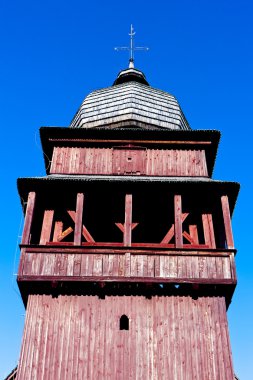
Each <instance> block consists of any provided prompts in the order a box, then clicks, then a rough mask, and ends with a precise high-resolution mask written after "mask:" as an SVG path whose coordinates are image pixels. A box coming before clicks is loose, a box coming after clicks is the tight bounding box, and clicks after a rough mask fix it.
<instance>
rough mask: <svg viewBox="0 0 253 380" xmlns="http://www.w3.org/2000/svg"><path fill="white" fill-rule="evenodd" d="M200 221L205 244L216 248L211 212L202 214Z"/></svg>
mask: <svg viewBox="0 0 253 380" xmlns="http://www.w3.org/2000/svg"><path fill="white" fill-rule="evenodd" d="M202 222H203V231H204V237H205V244H206V245H207V246H209V247H210V248H216V244H215V236H214V229H213V218H212V214H202Z"/></svg>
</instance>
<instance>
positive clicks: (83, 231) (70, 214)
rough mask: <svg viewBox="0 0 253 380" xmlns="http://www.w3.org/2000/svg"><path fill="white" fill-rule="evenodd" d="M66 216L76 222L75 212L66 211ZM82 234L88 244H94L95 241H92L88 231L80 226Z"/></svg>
mask: <svg viewBox="0 0 253 380" xmlns="http://www.w3.org/2000/svg"><path fill="white" fill-rule="evenodd" d="M68 214H69V216H70V217H71V219H72V220H73V221H74V222H76V212H75V211H72V210H68ZM82 234H83V236H84V238H85V239H86V241H87V242H88V243H95V240H94V239H93V237H92V236H91V234H90V233H89V231H88V230H87V228H86V227H85V226H84V225H83V226H82Z"/></svg>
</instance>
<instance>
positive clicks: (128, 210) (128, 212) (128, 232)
mask: <svg viewBox="0 0 253 380" xmlns="http://www.w3.org/2000/svg"><path fill="white" fill-rule="evenodd" d="M132 203H133V198H132V194H126V197H125V224H124V240H123V241H124V246H125V247H131V243H132Z"/></svg>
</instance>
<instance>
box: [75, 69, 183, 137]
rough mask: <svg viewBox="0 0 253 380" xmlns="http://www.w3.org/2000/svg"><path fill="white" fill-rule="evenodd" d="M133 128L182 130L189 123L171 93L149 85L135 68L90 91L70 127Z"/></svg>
mask: <svg viewBox="0 0 253 380" xmlns="http://www.w3.org/2000/svg"><path fill="white" fill-rule="evenodd" d="M129 124H132V126H135V127H141V128H145V129H147V128H148V127H147V124H148V125H149V126H150V128H165V129H171V130H186V129H190V126H189V124H188V122H187V120H186V118H185V116H184V114H183V112H182V110H181V108H180V106H179V103H178V101H177V100H176V98H175V97H174V96H173V95H170V94H169V93H167V92H165V91H161V90H157V89H155V88H153V87H150V86H149V84H148V82H147V81H146V78H145V76H144V74H143V73H142V72H141V71H139V70H137V69H133V68H130V69H126V70H122V71H121V72H120V73H119V75H118V77H117V79H116V80H115V82H114V84H113V86H111V87H107V88H103V89H100V90H96V91H93V92H91V93H90V94H89V95H88V96H87V97H86V98H85V99H84V101H83V102H82V104H81V106H80V108H79V110H78V111H77V113H76V115H75V117H74V118H73V120H72V122H71V124H70V127H71V128H99V127H105V126H107V125H110V126H111V127H112V128H114V127H119V126H120V127H127V125H129Z"/></svg>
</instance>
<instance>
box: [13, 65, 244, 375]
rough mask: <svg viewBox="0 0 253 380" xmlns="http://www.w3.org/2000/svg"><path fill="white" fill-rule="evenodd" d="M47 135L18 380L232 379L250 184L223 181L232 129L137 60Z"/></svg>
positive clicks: (25, 280) (29, 193) (33, 195)
mask: <svg viewBox="0 0 253 380" xmlns="http://www.w3.org/2000/svg"><path fill="white" fill-rule="evenodd" d="M40 135H41V141H42V147H43V151H44V153H45V157H46V159H45V166H46V172H47V173H46V174H47V175H46V176H45V177H35V178H20V179H18V190H19V194H20V197H21V199H25V200H27V203H26V210H25V223H24V231H23V237H22V243H21V258H20V264H19V271H18V285H19V288H20V292H21V294H22V297H23V301H24V304H25V306H26V321H25V328H24V335H23V342H22V348H21V355H20V361H19V365H18V373H17V379H18V380H47V379H52V380H62V379H65V380H75V379H80V380H84V379H92V380H93V379H94V380H95V379H112V380H128V379H138V380H142V379H148V380H152V379H157V380H161V379H166V380H193V379H196V380H219V379H220V380H232V379H234V371H233V364H232V356H231V349H230V342H229V333H228V324H227V316H226V310H227V308H228V306H229V304H230V301H231V297H232V295H233V292H234V289H235V286H236V272H235V261H234V255H235V252H236V251H235V248H234V242H233V236H232V229H231V214H232V212H233V208H234V205H235V202H236V197H237V194H238V190H239V185H238V184H237V183H234V182H223V181H216V180H213V179H211V175H212V170H213V165H214V161H215V156H216V151H217V146H218V142H219V137H220V133H219V132H218V131H213V130H212V131H210V130H191V128H190V127H189V125H188V123H187V120H186V118H185V117H184V114H183V112H182V110H181V108H180V106H179V104H178V102H177V100H176V99H175V97H174V96H172V95H170V94H168V93H166V92H164V91H161V90H157V89H154V88H152V87H150V86H149V84H148V82H147V80H146V79H145V76H144V74H143V73H142V72H141V71H139V70H137V69H135V68H134V67H133V65H132V64H131V65H130V68H128V69H126V70H123V71H121V72H120V73H119V75H118V77H117V79H116V80H115V82H114V84H113V85H112V86H111V87H108V88H105V89H101V90H97V91H94V92H92V93H91V94H89V95H88V96H87V97H86V98H85V100H84V101H83V103H82V104H81V106H80V108H79V110H78V112H77V113H76V115H75V117H74V119H73V121H72V123H71V125H70V127H69V128H58V127H43V128H41V129H40Z"/></svg>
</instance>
